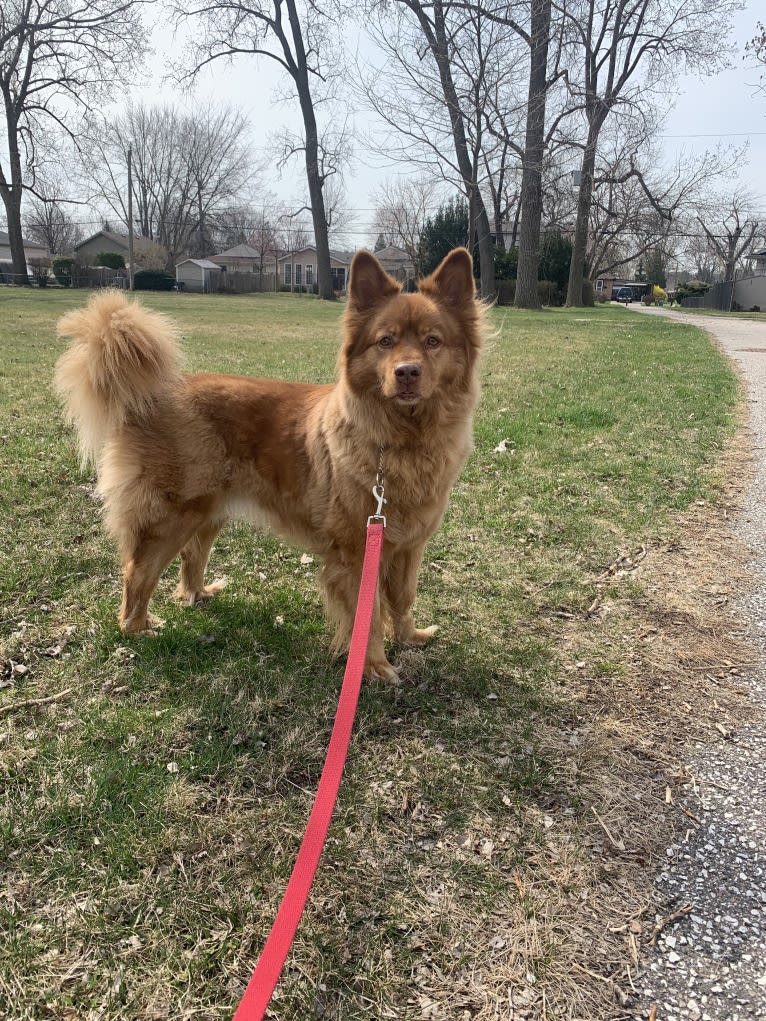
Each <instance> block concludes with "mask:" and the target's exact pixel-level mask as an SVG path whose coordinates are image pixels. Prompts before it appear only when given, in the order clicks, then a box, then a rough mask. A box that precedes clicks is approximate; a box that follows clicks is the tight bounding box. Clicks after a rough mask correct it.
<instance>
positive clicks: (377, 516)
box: [367, 482, 386, 528]
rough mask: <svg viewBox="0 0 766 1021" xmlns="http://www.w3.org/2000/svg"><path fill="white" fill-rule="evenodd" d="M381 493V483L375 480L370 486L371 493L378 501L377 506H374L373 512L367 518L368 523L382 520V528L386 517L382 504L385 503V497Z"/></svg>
mask: <svg viewBox="0 0 766 1021" xmlns="http://www.w3.org/2000/svg"><path fill="white" fill-rule="evenodd" d="M383 493H384V489H383V483H382V482H376V483H375V485H374V486H373V487H372V495H373V496H374V497H375V499H376V500H377V501H378V506H377V507H376V508H375V513H374V514H371V515H370V516H369V518H367V524H368V525H369V524H371V522H373V521H382V522H383V527H384V528H385V527H386V517H385V515H384V514H383V504H384V503H386V498H385V496H384V495H383Z"/></svg>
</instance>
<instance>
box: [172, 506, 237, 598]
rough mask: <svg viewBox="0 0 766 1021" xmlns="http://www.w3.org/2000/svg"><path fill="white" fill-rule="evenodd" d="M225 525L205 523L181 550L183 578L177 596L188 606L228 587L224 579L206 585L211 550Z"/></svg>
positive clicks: (218, 522)
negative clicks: (206, 571)
mask: <svg viewBox="0 0 766 1021" xmlns="http://www.w3.org/2000/svg"><path fill="white" fill-rule="evenodd" d="M223 525H224V522H223V521H207V522H205V524H204V525H202V526H201V527H200V528H198V529H197V531H196V532H195V533H194V535H193V536H192V537H191V539H189V541H188V542H187V543H186V545H185V546H184V547H183V548H182V550H181V577H180V580H179V583H178V588H177V590H176V595H177V596H178V598H179V599H182V600H183V601H184V602H185V603H186V604H187V605H188V606H193V605H194V604H195V603H201V602H205V601H206V600H208V599H211V598H212V597H213V596H215V595H217V594H218V593H219V592H220V591H221V589H222V588H223V587H224V586H225V585H226V581H225V580H224V579H222V578H221V579H217V580H216V581H214V582H211V584H210V585H205V569H206V567H207V561H208V557H209V556H210V550H211V548H212V546H213V543H214V541H215V537H216V536H217V535H218V533H219V532H220V531H221V528H222V527H223Z"/></svg>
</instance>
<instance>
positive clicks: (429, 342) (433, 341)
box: [426, 336, 442, 348]
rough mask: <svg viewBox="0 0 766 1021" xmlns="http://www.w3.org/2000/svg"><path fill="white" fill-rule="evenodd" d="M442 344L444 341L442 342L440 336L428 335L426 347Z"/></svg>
mask: <svg viewBox="0 0 766 1021" xmlns="http://www.w3.org/2000/svg"><path fill="white" fill-rule="evenodd" d="M441 346H442V342H441V339H440V338H439V337H433V336H431V337H426V347H430V348H434V347H441Z"/></svg>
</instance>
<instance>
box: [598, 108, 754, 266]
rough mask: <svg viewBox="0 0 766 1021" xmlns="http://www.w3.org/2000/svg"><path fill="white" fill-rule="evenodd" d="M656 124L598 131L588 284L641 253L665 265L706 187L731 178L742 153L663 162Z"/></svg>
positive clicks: (648, 118) (647, 116) (618, 124)
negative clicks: (654, 255)
mask: <svg viewBox="0 0 766 1021" xmlns="http://www.w3.org/2000/svg"><path fill="white" fill-rule="evenodd" d="M658 131H659V117H657V118H656V119H653V117H652V112H651V110H650V109H649V108H648V107H645V108H644V117H643V118H642V119H639V118H635V117H634V118H632V119H629V120H627V121H621V120H617V121H615V122H613V123H612V124H611V125H610V124H607V125H605V130H604V131H603V132H602V136H601V142H600V148H599V153H598V157H597V160H596V164H595V168H594V184H593V196H592V202H591V212H590V225H589V231H588V247H587V250H586V260H587V263H588V266H589V267H590V277H591V279H595V278H596V276H598V275H600V274H602V273H607V272H614V271H616V270H619V269H621V268H623V267H625V266H626V265H628V264H629V263H632V262H635V261H636V260H637V259H639V258H641V257H642V256H646V255H647V254H648V253H649V252H652V251H659V252H660V253H661V254H663V255H664V256H665V257H666V258H673V257H674V252H675V251H676V250H678V249H679V248H680V247H681V244H682V240H683V234H684V233H685V232H686V231H687V229H688V228H687V224H688V221H689V218H690V216H692V214H693V212H694V211H696V209H697V207H698V204H699V202H700V200H701V197H702V195H703V194H704V192H705V190H707V189H709V188H710V186H711V182H712V181H714V180H715V179H716V178H717V177H720V176H721V175H726V174H728V173H730V172H731V171H732V169H733V168H734V166H735V165H736V163H737V162H738V161H739V160H740V159H741V156H742V150H741V149H740V150H736V149H734V150H729V149H727V150H720V149H717V150H714V151H713V152H705V153H702V154H701V155H700V154H696V153H695V154H694V155H693V156H689V155H685V154H683V153H682V154H680V155H679V156H677V157H676V159H675V160H674V162H673V163H672V164H671V163H669V162H667V161H666V160H663V158H662V154H661V152H660V150H659V146H658V145H657V144H656V141H655V138H656V133H657V132H658Z"/></svg>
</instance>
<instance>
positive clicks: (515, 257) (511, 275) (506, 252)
mask: <svg viewBox="0 0 766 1021" xmlns="http://www.w3.org/2000/svg"><path fill="white" fill-rule="evenodd" d="M518 264H519V250H518V248H516V247H515V246H514V247H513V248H508V249H503V248H496V249H495V280H515V279H516V270H517V268H518Z"/></svg>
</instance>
